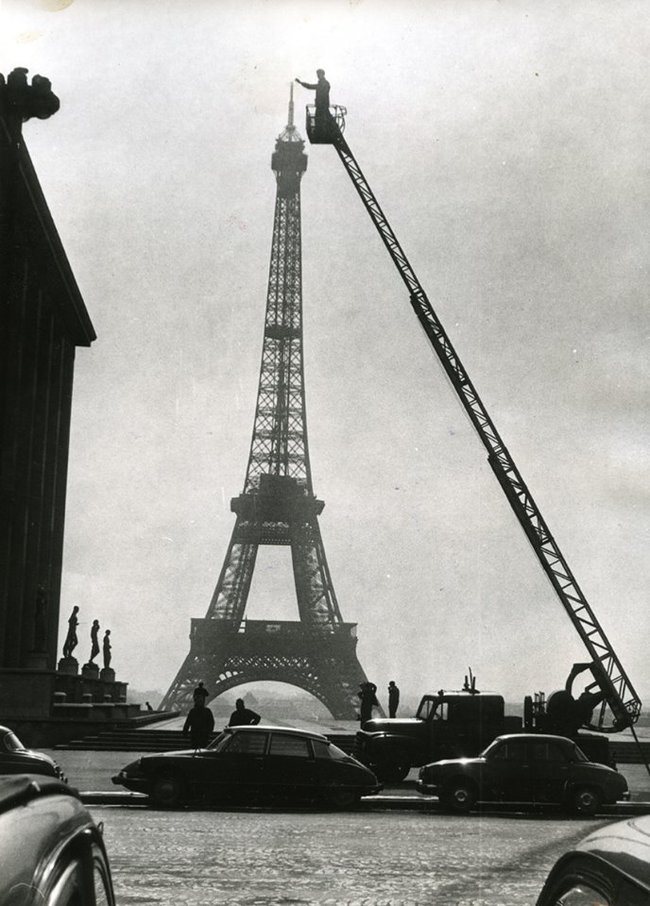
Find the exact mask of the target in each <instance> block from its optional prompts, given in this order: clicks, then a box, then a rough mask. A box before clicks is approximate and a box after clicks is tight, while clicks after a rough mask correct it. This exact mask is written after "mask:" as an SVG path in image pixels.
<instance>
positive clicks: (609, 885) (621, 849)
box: [537, 815, 650, 906]
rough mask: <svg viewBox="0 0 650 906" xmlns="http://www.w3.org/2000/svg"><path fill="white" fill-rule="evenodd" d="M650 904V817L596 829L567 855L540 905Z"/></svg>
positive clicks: (550, 879) (551, 876) (553, 873)
mask: <svg viewBox="0 0 650 906" xmlns="http://www.w3.org/2000/svg"><path fill="white" fill-rule="evenodd" d="M647 903H650V815H644V816H643V817H639V818H628V819H627V820H626V821H618V822H616V824H609V825H607V826H606V827H601V828H599V830H597V831H594V833H592V834H590V835H589V836H588V837H587V838H586V839H584V840H583V841H582V842H581V843H579V844H578V845H577V846H576V847H575V848H574V849H571V850H569V851H568V852H566V853H564V855H563V856H561V857H560V858H559V859H558V861H557V862H556V863H555V865H554V866H553V868H552V869H551V872H550V873H549V875H548V878H547V879H546V883H545V884H544V887H543V888H542V892H541V893H540V895H539V898H538V900H537V906H618V904H625V906H641V904H647Z"/></svg>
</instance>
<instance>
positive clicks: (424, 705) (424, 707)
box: [415, 698, 440, 720]
mask: <svg viewBox="0 0 650 906" xmlns="http://www.w3.org/2000/svg"><path fill="white" fill-rule="evenodd" d="M439 703H440V699H438V698H424V699H422V701H421V702H420V707H419V708H418V712H417V714H416V715H415V716H416V717H419V718H420V720H428V719H429V718H430V717H431V715H432V714H433V712H434V711H435V710H436V708H437V707H438V704H439Z"/></svg>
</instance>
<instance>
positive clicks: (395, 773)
mask: <svg viewBox="0 0 650 906" xmlns="http://www.w3.org/2000/svg"><path fill="white" fill-rule="evenodd" d="M410 770H411V762H410V759H409V758H408V757H407V756H406V755H401V754H400V755H398V756H397V757H394V758H393V759H392V760H391V761H382V762H380V763H379V764H378V765H376V766H375V774H376V775H377V779H378V780H381V781H382V782H383V783H399V782H401V781H402V780H404V778H405V777H406V776H407V774H408V772H409V771H410Z"/></svg>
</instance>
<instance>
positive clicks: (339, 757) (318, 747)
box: [311, 739, 348, 761]
mask: <svg viewBox="0 0 650 906" xmlns="http://www.w3.org/2000/svg"><path fill="white" fill-rule="evenodd" d="M311 743H312V745H313V747H314V754H315V756H316V758H330V759H331V760H332V761H346V760H347V758H348V756H347V755H346V754H345V752H343V751H341V749H339V747H338V746H334V745H332V744H331V743H328V742H321V740H320V739H312V741H311Z"/></svg>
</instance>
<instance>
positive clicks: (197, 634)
mask: <svg viewBox="0 0 650 906" xmlns="http://www.w3.org/2000/svg"><path fill="white" fill-rule="evenodd" d="M191 641H192V644H191V649H190V653H189V654H188V656H187V657H186V658H185V662H184V663H183V666H182V667H181V669H180V670H179V672H178V675H177V677H176V679H175V680H174V682H173V683H172V685H171V687H170V689H169V691H168V692H167V695H166V696H165V697H164V699H163V701H162V703H161V705H160V707H161V709H181V710H184V711H186V710H188V709H189V708H190V707H191V706H192V693H193V691H194V688H195V687H196V685H197V683H198V682H199V681H200V680H202V681H203V683H204V685H205V687H206V689H207V690H208V700H209V701H211V700H212V699H213V698H216V696H218V695H221V694H222V693H223V692H226V691H227V690H228V689H232V688H234V687H235V686H241V685H243V684H244V683H252V682H258V681H260V680H266V681H269V682H281V683H289V684H290V685H293V686H297V687H298V688H300V689H304V690H305V692H309V693H310V694H311V695H313V696H314V697H315V698H317V699H318V700H319V701H320V702H322V703H323V705H325V707H326V708H327V709H328V710H329V711H330V713H331V714H332V716H333V717H334V718H335V719H336V720H354V719H355V718H356V716H357V711H358V706H359V699H358V696H357V692H358V691H359V684H360V683H363V682H365V681H366V675H365V673H364V672H363V669H362V667H361V664H360V663H359V661H358V659H357V654H356V646H357V639H356V624H355V623H341V624H339V625H337V626H336V627H334V628H332V627H323V628H320V627H318V626H310V625H308V624H305V623H303V622H300V621H296V622H278V623H273V622H270V621H262V620H247V621H243V622H242V623H237V624H235V623H234V622H233V621H229V620H208V619H205V620H192V634H191Z"/></svg>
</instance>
